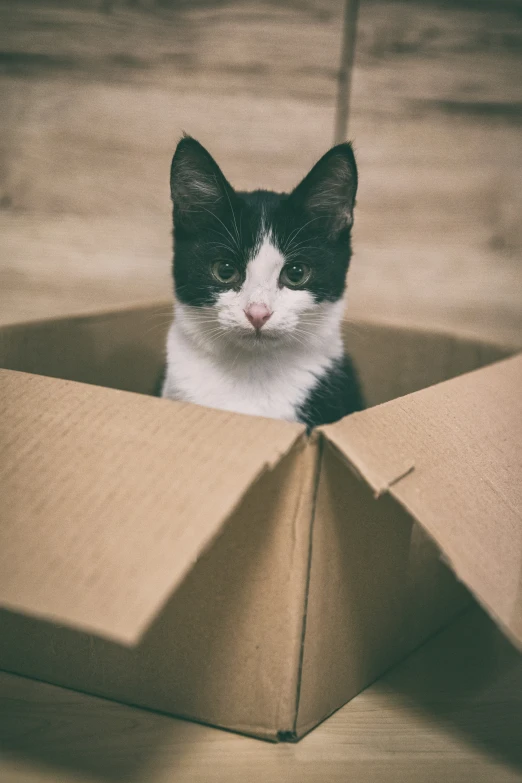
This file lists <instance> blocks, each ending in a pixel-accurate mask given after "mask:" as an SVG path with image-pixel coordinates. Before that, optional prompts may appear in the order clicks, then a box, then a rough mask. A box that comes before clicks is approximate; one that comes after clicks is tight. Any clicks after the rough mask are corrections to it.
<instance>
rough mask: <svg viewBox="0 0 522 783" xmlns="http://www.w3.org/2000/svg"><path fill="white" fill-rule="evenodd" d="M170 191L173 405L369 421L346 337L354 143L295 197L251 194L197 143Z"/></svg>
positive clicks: (185, 147)
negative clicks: (362, 416) (362, 413)
mask: <svg viewBox="0 0 522 783" xmlns="http://www.w3.org/2000/svg"><path fill="white" fill-rule="evenodd" d="M170 184H171V194H172V200H173V203H174V212H173V214H174V289H175V313H174V321H173V323H172V326H171V328H170V331H169V334H168V340H167V369H166V376H165V381H164V383H163V389H162V396H163V397H168V398H171V399H176V400H185V401H190V402H193V403H197V404H200V405H206V406H208V407H211V408H221V409H224V410H229V411H236V412H238V413H247V414H253V415H259V416H268V417H271V418H278V419H286V420H288V421H299V422H303V423H304V424H306V425H307V426H308V427H309V428H311V427H314V426H317V425H319V424H325V423H329V422H332V421H335V420H337V419H340V418H342V417H343V416H345V415H347V414H348V413H352V412H353V411H355V410H360V409H361V408H362V407H363V402H362V398H361V393H360V390H359V385H358V381H357V377H356V373H355V371H354V369H353V366H352V363H351V361H350V359H349V358H348V356H346V355H345V354H344V348H343V342H342V338H341V320H342V316H343V310H344V299H343V297H344V291H345V280H346V273H347V271H348V265H349V262H350V256H351V243H350V232H351V227H352V222H353V207H354V202H355V194H356V190H357V168H356V164H355V158H354V154H353V151H352V148H351V146H350V144H348V143H346V144H339V145H338V146H336V147H334V148H333V149H331V150H330V151H329V152H327V153H326V155H324V156H323V157H322V158H321V160H320V161H319V162H318V163H317V164H316V165H315V166H314V167H313V168H312V170H311V171H310V173H309V174H308V175H307V176H306V177H305V179H304V180H303V181H302V182H301V183H300V185H298V186H297V187H296V188H295V190H294V191H293V192H292V193H291V194H290V195H286V194H278V193H272V192H270V191H264V190H258V191H254V192H252V193H239V192H236V191H235V190H234V189H233V188H232V186H231V185H230V184H229V183H228V181H227V180H226V179H225V177H224V175H223V173H222V172H221V169H220V168H219V166H218V165H217V163H216V162H215V161H214V159H213V158H212V156H211V155H210V154H209V153H208V152H207V151H206V150H205V149H204V147H202V146H201V144H199V142H197V141H196V140H195V139H192V138H190V137H188V136H185V137H184V138H182V139H181V141H180V142H179V144H178V147H177V149H176V152H175V154H174V158H173V160H172V167H171V178H170Z"/></svg>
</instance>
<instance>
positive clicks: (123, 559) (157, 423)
mask: <svg viewBox="0 0 522 783" xmlns="http://www.w3.org/2000/svg"><path fill="white" fill-rule="evenodd" d="M169 307H170V305H166V306H164V307H159V306H158V305H157V304H155V305H151V306H141V307H131V308H128V309H123V310H120V311H113V312H109V313H98V314H94V315H92V316H85V317H72V318H60V319H55V320H48V321H43V322H38V323H28V324H21V325H15V326H8V327H3V328H2V329H1V330H0V366H2V367H5V368H7V369H5V370H2V371H0V498H1V500H0V602H1V604H2V606H3V607H4V608H3V609H2V610H1V612H0V667H1V668H4V669H7V670H9V671H12V672H17V673H20V674H25V675H29V676H32V677H36V678H39V679H42V680H47V681H49V682H53V683H57V684H60V685H64V686H68V687H71V688H75V689H79V690H82V691H87V692H89V693H94V694H99V695H103V696H106V697H110V698H113V699H117V700H121V701H124V702H129V703H131V704H136V705H141V706H145V707H149V708H153V709H157V710H162V711H165V712H169V713H173V714H175V715H178V716H183V717H186V718H190V719H195V720H198V721H203V722H206V723H210V724H213V725H216V726H221V727H225V728H228V729H233V730H235V731H238V732H244V733H246V734H251V735H254V736H257V737H262V738H266V739H271V740H293V739H297V738H299V737H301V736H303V735H304V734H305V733H306V732H308V731H309V730H310V729H312V728H313V727H314V726H315V725H316V724H317V723H319V722H320V721H322V720H323V719H324V718H325V717H326V716H327V715H329V714H330V713H331V712H333V711H334V710H336V709H337V708H338V707H340V706H341V705H342V704H344V703H345V702H346V701H348V700H349V699H350V698H352V697H353V696H354V695H355V694H357V693H358V692H359V691H360V690H361V689H363V688H364V687H365V686H366V685H368V684H369V683H370V682H371V681H373V680H374V679H375V678H376V677H378V676H379V674H381V673H382V672H383V671H384V670H385V669H387V668H388V667H389V666H391V665H392V664H393V663H394V662H396V661H398V660H399V659H401V658H402V657H404V656H405V655H406V654H407V653H408V652H409V651H410V650H412V649H413V648H414V647H416V646H417V645H419V644H420V643H421V642H422V641H423V640H424V639H426V638H427V637H428V636H429V635H430V634H432V633H434V632H435V631H436V630H437V629H438V628H440V627H442V626H443V625H444V624H446V623H448V622H449V621H450V619H452V618H453V617H455V616H456V615H457V614H458V613H459V612H461V611H462V609H463V608H464V607H465V606H466V605H467V604H468V602H469V601H470V596H469V593H468V591H467V590H466V589H465V587H464V586H463V585H462V584H461V582H463V583H464V585H466V586H467V587H468V588H469V589H470V590H471V592H472V593H473V594H474V595H475V596H476V598H478V600H479V601H480V602H481V603H482V605H483V606H485V607H486V609H487V610H488V611H489V612H490V613H491V614H492V616H493V617H494V618H495V620H496V621H497V622H498V623H499V624H500V625H501V627H502V628H503V629H504V630H505V631H506V632H507V633H508V634H509V635H510V637H511V638H512V639H513V640H514V641H516V642H519V643H520V642H522V586H521V584H522V356H515V357H513V358H507V359H506V358H505V357H507V356H509V355H510V354H513V353H514V349H512V348H511V349H510V348H507V347H499V346H495V345H491V344H486V343H481V342H478V341H476V340H475V341H474V340H469V339H464V338H460V337H458V336H455V335H451V334H442V333H436V332H430V331H420V330H414V329H407V328H398V327H393V326H389V325H379V324H374V323H356V324H351V325H347V326H346V342H347V345H348V347H349V350H350V352H351V354H352V355H353V357H354V359H355V362H356V364H357V366H358V368H359V372H360V374H361V378H362V383H363V386H364V390H365V394H366V398H367V401H368V404H369V405H371V406H377V407H372V408H370V409H369V410H366V411H364V412H362V413H356V414H354V415H352V416H349V417H347V418H346V419H345V420H343V421H341V422H339V423H337V424H334V425H331V426H328V427H324V428H321V429H320V430H318V431H316V432H314V433H312V435H311V437H307V435H306V433H305V431H304V428H303V427H301V426H300V425H297V424H290V423H285V422H280V421H275V420H269V419H261V418H255V417H248V416H242V415H235V414H230V413H225V412H220V411H216V410H210V409H206V408H202V407H197V406H194V405H188V404H182V403H175V402H171V401H167V400H160V399H155V398H153V397H150V396H144V394H147V393H150V392H151V391H152V388H153V386H154V383H155V381H156V378H157V374H158V370H159V368H160V365H161V363H162V360H163V344H164V335H165V330H166V328H167V324H166V322H167V321H168V317H167V315H165V317H164V318H163V322H164V323H163V325H161V326H158V321H157V319H156V318H155V314H157V313H158V312H161V311H163V313H168V311H169ZM159 323H161V321H160V322H159ZM498 360H501V361H498ZM486 365H491V366H486ZM477 368H483V369H479V370H477ZM474 370H477V371H475V372H472V371H474ZM455 376H460V377H455ZM452 378H453V380H448V379H452ZM63 379H66V380H63ZM91 384H97V385H91ZM106 387H113V388H106ZM136 392H139V393H138V394H136ZM383 403H384V404H383ZM441 553H442V554H443V556H442V557H441ZM443 561H444V562H443ZM446 563H447V564H449V566H450V568H448V566H447V565H446ZM454 574H456V575H457V577H458V578H455V576H454Z"/></svg>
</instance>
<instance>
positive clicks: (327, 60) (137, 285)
mask: <svg viewBox="0 0 522 783" xmlns="http://www.w3.org/2000/svg"><path fill="white" fill-rule="evenodd" d="M342 17H343V2H342V0H277V1H276V0H273V1H272V2H269V1H268V0H264V2H258V1H257V0H221V1H219V0H214V1H212V0H208V1H207V2H204V0H185V1H184V2H182V1H181V0H62V2H51V1H50V0H49V2H47V0H32V2H31V1H30V0H9V2H5V1H4V2H1V0H0V117H1V120H0V122H1V127H2V132H1V134H0V323H7V322H12V321H18V320H24V319H28V318H34V317H43V316H52V315H56V314H60V313H71V312H78V311H85V310H91V309H94V308H96V307H105V308H106V307H111V306H113V305H118V304H123V303H126V302H134V301H137V300H142V299H154V298H162V299H163V298H167V297H170V296H171V280H170V263H171V236H170V231H171V225H170V202H169V190H168V174H169V166H170V160H171V156H172V153H173V150H174V148H175V145H176V142H177V141H178V139H179V137H180V135H181V132H182V131H183V130H185V131H187V132H188V133H190V134H191V135H193V136H195V137H196V138H198V139H199V140H200V141H201V142H202V143H203V144H205V145H206V146H207V147H208V148H209V150H210V151H211V152H212V154H213V155H214V156H215V157H216V158H217V160H218V162H219V163H220V165H221V166H222V168H223V169H224V172H225V174H226V175H227V176H228V178H229V179H230V180H231V181H232V183H233V184H234V185H235V186H236V187H238V188H243V189H250V188H257V187H267V188H272V189H275V190H287V189H289V188H291V187H292V186H293V185H295V184H296V183H297V182H298V180H299V179H300V178H301V177H302V176H303V175H304V174H305V173H306V171H307V169H308V168H309V167H310V166H311V165H312V164H313V163H314V162H315V160H316V159H317V158H318V157H320V155H321V154H322V153H323V152H325V151H326V150H327V149H328V147H329V146H331V145H332V143H333V141H334V119H335V103H336V94H337V75H338V70H339V64H340V52H341V38H342ZM521 128H522V2H520V0H482V1H479V0H447V2H443V1H442V0H438V1H437V0H361V6H360V12H359V22H358V31H357V49H356V60H355V67H354V71H353V83H352V97H351V111H350V121H349V130H348V136H349V138H350V139H352V140H353V141H354V143H355V148H356V151H357V154H358V161H359V168H360V191H359V198H358V207H357V212H356V225H355V241H354V247H355V254H354V258H353V261H352V268H351V271H350V275H349V312H350V314H351V315H353V316H364V317H368V316H371V317H376V318H382V319H392V320H396V321H403V322H410V323H417V324H418V323H421V324H428V325H441V326H444V327H447V328H457V329H459V330H461V331H463V332H467V333H475V334H479V335H486V336H489V337H492V338H493V339H500V340H506V341H509V342H514V341H515V342H521V340H522V329H521V327H522V263H521V261H522V221H521V216H522V144H521V133H520V131H521Z"/></svg>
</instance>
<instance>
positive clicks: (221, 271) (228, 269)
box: [212, 261, 239, 285]
mask: <svg viewBox="0 0 522 783" xmlns="http://www.w3.org/2000/svg"><path fill="white" fill-rule="evenodd" d="M212 274H213V275H214V277H215V278H216V280H217V281H218V282H219V283H224V284H226V285H233V284H234V283H237V281H238V280H239V270H238V269H237V267H235V266H234V264H231V263H230V261H218V262H217V263H216V264H214V265H213V266H212Z"/></svg>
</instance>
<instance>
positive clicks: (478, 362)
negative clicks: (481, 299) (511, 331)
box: [344, 321, 515, 407]
mask: <svg viewBox="0 0 522 783" xmlns="http://www.w3.org/2000/svg"><path fill="white" fill-rule="evenodd" d="M344 342H345V345H346V347H347V350H348V351H349V353H350V354H351V355H352V356H353V358H354V360H355V363H356V366H357V369H358V371H359V374H360V377H361V381H362V386H363V389H364V395H365V400H366V405H367V407H370V406H373V405H379V404H380V403H383V402H387V401H388V400H393V399H396V398H397V397H402V396H403V395H405V394H411V393H412V392H415V391H418V390H419V389H425V388H426V387H427V386H432V385H433V384H435V383H440V382H441V381H443V380H447V379H448V378H454V377H455V376H457V375H462V374H463V373H466V372H470V371H471V370H476V369H477V368H478V367H484V365H486V364H491V362H494V361H496V360H498V359H503V358H505V357H506V356H510V355H512V354H513V353H515V348H511V349H510V348H507V347H505V346H499V345H495V344H493V343H486V342H480V341H478V340H474V339H470V338H467V337H462V336H459V335H456V334H451V333H449V332H448V333H445V332H439V331H436V330H434V331H429V330H428V329H414V328H409V327H404V326H403V327H401V326H397V325H391V324H386V323H373V322H371V321H368V322H365V321H354V322H347V323H345V325H344Z"/></svg>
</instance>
